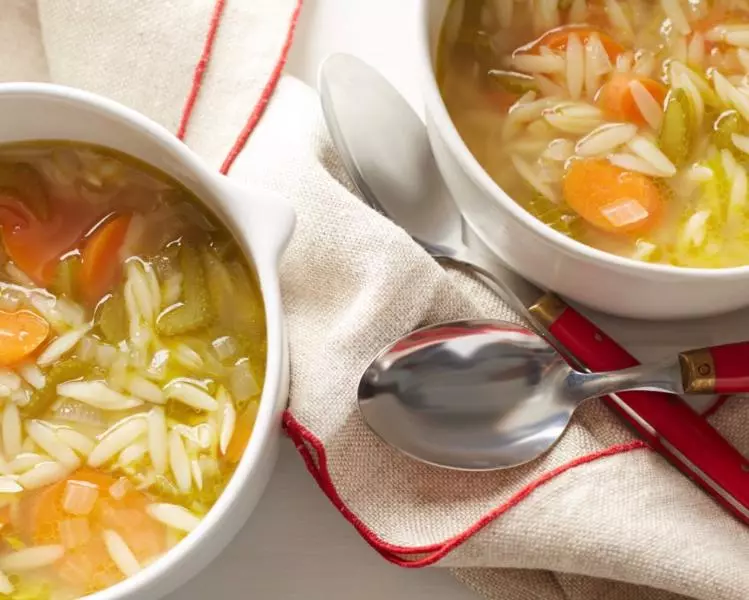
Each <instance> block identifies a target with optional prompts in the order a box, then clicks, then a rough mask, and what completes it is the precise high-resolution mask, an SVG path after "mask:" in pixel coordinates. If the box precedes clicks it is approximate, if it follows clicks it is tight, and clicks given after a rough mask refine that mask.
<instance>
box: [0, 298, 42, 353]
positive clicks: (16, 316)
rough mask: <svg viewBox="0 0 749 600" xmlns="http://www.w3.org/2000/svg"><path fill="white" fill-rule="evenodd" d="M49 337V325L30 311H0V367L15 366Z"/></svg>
mask: <svg viewBox="0 0 749 600" xmlns="http://www.w3.org/2000/svg"><path fill="white" fill-rule="evenodd" d="M48 335H49V323H47V321H45V320H44V319H43V318H42V317H40V316H39V315H37V314H36V313H33V312H31V311H30V310H19V311H16V312H5V311H2V310H0V365H3V366H8V365H12V364H15V363H17V362H19V361H21V360H22V359H24V358H26V357H27V356H28V355H29V354H31V353H33V352H34V350H36V349H37V348H38V347H39V346H40V345H41V344H42V342H44V340H46V339H47V336H48Z"/></svg>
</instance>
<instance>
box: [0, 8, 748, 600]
mask: <svg viewBox="0 0 749 600" xmlns="http://www.w3.org/2000/svg"><path fill="white" fill-rule="evenodd" d="M298 8H299V4H298V2H297V0H253V1H250V0H227V1H223V0H217V1H214V0H192V1H191V2H189V3H187V2H183V3H176V2H164V1H163V0H129V1H124V0H38V13H37V11H36V7H35V6H34V4H33V2H29V1H28V0H5V3H4V5H3V9H4V14H3V19H2V20H0V34H3V35H0V53H1V54H0V56H2V57H5V58H9V57H12V60H2V61H0V79H2V80H13V79H47V80H51V81H54V82H58V83H64V84H69V85H75V86H79V87H82V88H86V89H89V90H93V91H96V92H99V93H102V94H105V95H107V96H110V97H113V98H115V99H116V100H119V101H121V102H124V103H125V104H128V105H130V106H133V107H135V108H137V109H138V110H141V111H142V112H144V113H146V114H147V115H149V116H151V117H152V118H154V119H156V120H157V121H159V122H161V123H162V124H164V125H165V126H167V127H169V128H170V129H171V130H172V131H175V133H179V134H180V136H181V137H183V138H184V139H185V141H186V142H187V143H188V144H189V145H190V146H191V147H192V148H193V149H195V150H196V151H197V152H198V153H199V154H201V155H202V156H203V157H204V159H205V160H206V161H208V162H209V163H210V164H211V165H213V166H214V167H216V168H223V169H224V170H228V171H229V174H230V176H232V177H236V178H238V179H240V180H247V181H253V182H254V183H256V184H261V185H265V186H267V187H269V188H273V189H276V190H278V191H280V192H281V193H283V194H284V195H286V196H287V197H288V198H290V199H291V200H292V201H293V202H294V203H295V205H296V208H297V211H298V217H299V219H298V229H297V231H296V233H295V236H294V238H293V241H292V243H291V246H290V248H289V250H288V252H287V255H286V257H285V260H284V264H283V287H284V290H283V291H284V298H285V304H286V310H287V314H288V325H289V336H290V344H291V366H292V388H291V399H290V409H289V411H288V413H287V417H286V420H285V425H286V429H287V432H288V433H289V435H290V436H291V437H292V439H293V440H294V442H295V443H296V445H297V447H298V449H299V451H300V454H301V456H302V458H303V459H304V460H305V461H307V465H308V467H309V469H310V472H311V474H312V475H313V476H314V477H315V478H316V480H317V481H318V483H319V484H320V486H321V489H322V490H323V491H324V492H325V493H326V494H327V495H328V497H329V498H330V499H331V501H332V502H333V503H334V504H335V505H336V507H337V508H338V509H339V510H340V511H341V513H342V515H343V517H345V518H346V519H348V520H349V521H350V522H351V524H352V526H354V527H356V529H357V530H358V531H359V533H360V534H361V535H362V536H363V537H364V539H365V540H366V541H367V542H368V543H369V544H370V545H371V546H372V547H373V548H374V549H375V550H376V551H377V552H379V553H380V554H381V555H382V556H383V557H384V558H385V559H387V560H389V561H391V562H394V563H397V564H402V565H403V566H407V567H419V566H427V565H438V566H443V567H450V568H453V569H454V572H455V574H456V576H457V577H458V578H459V579H461V580H462V581H464V582H465V583H466V584H467V585H469V586H471V587H472V588H474V589H476V590H477V591H478V592H480V593H481V594H483V595H484V596H486V597H487V598H491V599H497V600H499V599H501V600H530V599H534V600H536V599H540V600H547V599H548V600H630V599H640V598H646V599H653V600H676V599H677V598H683V597H692V598H698V599H701V600H745V599H746V598H749V532H748V530H747V529H746V528H745V527H744V526H742V525H740V524H739V523H738V522H737V521H735V520H734V519H733V518H732V517H730V516H728V515H727V514H726V513H725V512H724V511H723V510H722V509H720V508H719V507H718V506H717V505H716V504H715V503H714V502H713V501H712V500H711V499H710V498H708V497H707V496H706V495H705V494H703V493H702V492H701V491H700V490H698V489H697V488H696V487H695V486H694V485H692V484H691V483H690V482H689V481H687V480H686V479H685V478H684V477H683V476H681V475H680V474H679V473H677V472H676V471H675V470H674V469H673V468H672V467H670V466H669V465H668V464H667V463H666V462H665V461H664V460H663V459H662V458H661V457H660V456H658V455H657V454H656V453H654V452H652V451H651V450H649V449H648V448H647V447H646V446H645V444H643V443H642V442H640V441H639V440H637V439H635V438H634V437H633V436H632V434H631V433H630V432H629V431H628V430H627V429H625V428H624V427H623V426H622V425H621V424H620V423H619V422H618V421H617V420H616V418H615V417H614V416H613V415H612V414H611V413H610V412H609V411H608V410H607V409H606V408H604V407H603V406H602V405H601V404H600V403H598V402H591V403H590V404H588V405H587V406H586V407H585V408H584V409H583V410H582V411H581V412H580V414H579V415H578V416H577V417H576V418H575V421H574V423H573V424H572V426H571V427H570V429H569V430H568V432H567V433H566V434H565V436H564V439H563V440H562V441H561V443H560V444H559V445H558V446H557V447H556V448H555V449H554V451H553V452H551V453H550V454H548V455H547V456H545V457H543V458H542V459H539V460H537V461H536V462H534V463H532V464H530V465H527V466H524V467H521V468H517V469H513V470H509V471H505V472H501V473H500V472H497V473H485V474H468V473H456V472H448V471H443V470H439V469H436V468H432V467H428V466H425V465H422V464H419V463H416V462H414V461H412V460H410V459H408V458H405V457H403V456H401V455H399V454H397V453H395V452H393V451H391V450H390V449H389V448H387V447H385V446H384V445H383V444H382V443H380V442H379V441H378V440H377V439H376V438H375V437H374V436H373V435H372V434H371V433H370V432H369V431H368V430H367V429H366V427H365V426H364V425H363V423H362V422H361V420H360V418H359V415H358V413H357V411H356V407H355V402H354V394H355V390H356V383H357V378H358V375H359V374H360V373H361V372H362V370H363V368H364V366H365V365H366V364H367V362H368V361H369V360H370V359H371V357H372V355H373V353H375V352H376V351H377V349H379V348H380V347H381V346H382V345H384V344H386V343H388V342H390V341H392V340H393V339H394V338H395V337H397V336H399V335H401V334H403V333H405V332H407V331H409V330H411V329H413V328H414V327H417V326H419V325H423V324H426V323H430V322H436V321H441V320H445V319H451V318H458V317H470V316H493V317H502V318H509V319H513V318H515V317H514V316H513V315H512V314H511V313H510V311H509V310H508V308H507V307H506V306H505V305H504V304H503V303H502V302H501V301H499V300H498V298H497V297H496V296H494V295H493V294H492V293H491V292H490V291H488V290H487V289H485V288H484V287H482V286H481V285H480V284H479V283H477V282H475V281H473V280H471V279H470V278H468V277H467V276H465V275H463V274H460V273H451V272H445V271H443V270H442V269H441V268H440V267H439V266H438V265H437V264H436V263H434V261H432V260H431V259H430V258H429V257H428V256H427V255H426V254H424V253H423V252H422V251H421V249H420V248H418V247H417V246H416V245H415V244H413V243H412V242H411V240H410V239H409V238H408V236H407V235H406V234H405V233H404V232H403V231H401V230H399V229H398V228H396V227H395V226H393V225H392V224H390V223H389V222H387V221H386V220H385V219H383V218H382V217H380V216H378V215H377V214H375V213H374V212H372V211H371V210H369V209H367V208H366V207H365V206H364V205H363V204H362V203H361V202H360V201H359V200H358V199H357V198H356V197H355V195H354V194H352V191H351V186H350V183H349V182H348V180H347V178H346V177H345V175H344V173H343V170H342V167H341V165H340V163H339V162H338V160H337V158H336V155H335V152H334V150H333V148H332V146H331V143H330V140H329V138H328V135H327V133H326V131H325V128H324V126H323V124H322V121H321V119H320V114H319V107H318V104H319V103H318V99H317V97H316V95H315V94H314V92H313V91H312V90H310V89H309V88H307V87H306V86H304V85H303V84H301V83H299V82H297V81H295V80H292V79H284V80H282V81H281V82H280V84H279V86H278V88H277V89H276V91H275V94H274V95H273V98H272V101H271V103H270V105H269V106H268V108H267V111H265V114H264V116H262V119H260V116H261V115H262V112H263V106H264V104H265V101H266V100H267V99H268V97H269V92H270V91H271V90H272V89H273V87H274V83H275V80H276V77H277V74H278V71H279V68H280V65H281V64H282V56H283V50H284V47H285V45H286V43H287V41H288V39H289V38H288V31H289V25H290V23H291V22H292V21H293V19H294V18H295V15H296V12H297V10H298ZM206 39H208V43H206ZM280 59H281V60H280ZM198 84H199V85H198ZM255 125H257V127H256V128H255ZM253 129H254V132H253ZM250 132H252V136H251V137H249V134H250ZM248 137H249V141H247V139H248ZM245 142H246V144H245ZM747 416H749V409H747V408H746V405H742V403H741V402H738V401H729V402H728V403H726V404H725V405H724V406H723V407H722V408H721V409H720V411H719V412H718V413H717V414H716V415H715V416H714V417H713V419H714V421H715V424H716V425H717V426H718V427H719V428H720V429H721V430H722V431H723V432H724V433H725V434H726V435H727V436H728V437H729V438H731V439H732V441H734V443H736V444H737V446H738V447H739V448H741V449H742V450H743V451H744V452H745V453H749V432H748V431H747V428H746V426H745V425H744V424H745V423H746V422H747ZM330 559H331V560H336V557H335V556H331V557H330Z"/></svg>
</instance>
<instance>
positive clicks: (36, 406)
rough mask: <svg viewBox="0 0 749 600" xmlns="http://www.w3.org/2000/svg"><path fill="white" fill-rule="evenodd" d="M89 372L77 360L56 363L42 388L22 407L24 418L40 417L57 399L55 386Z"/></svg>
mask: <svg viewBox="0 0 749 600" xmlns="http://www.w3.org/2000/svg"><path fill="white" fill-rule="evenodd" d="M90 372H91V366H90V365H88V364H86V363H85V362H83V361H82V360H80V359H78V358H68V359H65V360H61V361H60V362H58V363H56V364H55V365H54V366H53V367H52V368H51V369H50V370H49V371H48V372H47V373H46V381H45V384H44V387H43V388H42V389H40V390H36V391H35V392H34V393H33V394H32V395H31V401H30V402H29V403H28V404H27V405H26V406H22V407H21V409H20V411H21V415H22V416H24V417H34V418H36V417H41V416H42V415H43V414H44V413H45V412H47V409H49V407H50V406H52V404H53V403H54V401H55V400H56V399H57V386H58V385H60V384H61V383H65V382H66V381H73V380H74V379H80V378H81V377H84V376H85V375H87V374H89V373H90Z"/></svg>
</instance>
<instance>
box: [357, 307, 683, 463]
mask: <svg viewBox="0 0 749 600" xmlns="http://www.w3.org/2000/svg"><path fill="white" fill-rule="evenodd" d="M634 389H647V390H655V391H661V392H668V393H674V394H683V393H684V389H683V385H682V373H681V368H680V366H679V362H678V361H669V362H663V363H660V364H655V365H640V366H637V367H633V368H631V369H624V370H621V371H616V372H607V373H581V372H579V371H575V370H574V369H572V368H571V367H570V366H569V365H568V364H567V363H566V362H565V361H564V359H563V358H562V357H561V356H560V355H559V353H558V352H557V351H556V350H555V349H554V348H553V347H551V346H550V345H549V344H548V343H547V342H546V341H545V340H544V339H543V338H542V337H540V336H538V335H537V334H535V333H534V332H532V331H531V330H529V329H527V328H525V327H522V326H519V325H515V324H513V323H508V322H505V321H498V320H464V321H455V322H451V323H444V324H440V325H434V326H430V327H425V328H423V329H419V330H417V331H414V332H412V333H410V334H408V335H406V336H405V337H403V338H401V339H400V340H398V341H397V342H395V343H394V344H391V345H389V346H387V347H386V348H385V349H384V350H382V351H381V352H380V354H379V355H378V356H377V358H375V360H374V361H373V362H372V363H371V365H370V366H369V367H368V368H367V370H366V372H365V373H364V375H363V376H362V378H361V382H360V384H359V391H358V397H359V407H360V409H361V412H362V414H363V416H364V418H365V420H366V422H367V424H368V425H369V426H370V427H371V428H372V429H373V430H374V431H375V432H376V433H377V434H378V435H379V436H380V437H381V438H382V439H383V440H384V441H385V442H386V443H388V444H390V445H392V446H394V447H395V448H398V449H399V450H400V451H402V452H404V453H406V454H408V455H410V456H411V457H413V458H416V459H418V460H421V461H423V462H427V463H431V464H434V465H439V466H449V467H451V468H455V469H466V470H488V469H497V468H506V467H512V466H517V465H520V464H523V463H526V462H528V461H530V460H533V459H535V458H537V457H538V456H540V455H541V454H543V453H544V452H546V451H547V450H549V449H550V448H551V447H552V446H553V445H554V444H555V443H556V442H557V440H558V439H559V438H560V436H561V435H562V433H563V432H564V430H565V428H566V427H567V425H568V424H569V422H570V419H571V418H572V413H573V412H574V411H575V409H577V407H578V406H580V404H582V403H583V402H584V401H585V400H587V399H590V398H595V397H598V396H603V395H606V394H610V393H614V392H621V391H625V390H634Z"/></svg>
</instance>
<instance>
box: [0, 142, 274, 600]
mask: <svg viewBox="0 0 749 600" xmlns="http://www.w3.org/2000/svg"><path fill="white" fill-rule="evenodd" d="M0 232H1V235H2V242H3V244H2V247H3V251H2V256H0V335H1V336H2V340H1V341H0V403H1V408H0V449H1V450H2V452H1V453H0V540H1V543H0V597H7V598H11V599H14V600H26V599H28V600H31V599H32V598H33V599H35V600H37V599H38V600H45V599H47V598H55V599H60V600H63V599H65V598H74V597H80V596H83V595H85V594H87V593H91V592H94V591H97V590H101V589H103V588H106V587H108V586H110V585H113V584H114V583H117V582H118V581H120V580H122V579H123V578H125V577H127V576H130V575H133V574H134V573H136V572H138V571H139V570H140V569H141V568H143V567H144V566H146V565H148V564H150V563H151V562H153V561H154V560H157V559H158V558H159V556H161V555H162V554H163V553H164V552H166V551H167V550H168V549H169V548H170V547H172V546H173V545H174V544H176V543H178V542H179V540H180V539H181V538H182V537H184V536H185V535H186V534H187V533H189V532H190V531H191V530H192V529H194V528H195V527H196V526H197V525H198V523H199V522H200V519H201V518H202V517H203V515H205V514H206V512H207V511H208V510H209V509H210V508H211V506H212V505H213V503H214V502H215V500H216V499H217V497H218V496H219V495H220V494H221V492H222V490H223V489H224V486H225V485H226V483H227V481H228V479H229V478H230V476H231V474H232V473H233V471H234V467H235V465H236V463H237V462H238V461H239V459H240V457H241V455H242V452H243V450H244V448H245V445H246V444H247V441H248V439H249V437H250V434H251V432H252V428H253V424H254V419H255V415H256V412H257V407H258V401H259V396H260V391H261V388H262V385H263V378H264V370H265V352H266V340H265V320H264V314H263V304H262V299H261V296H260V292H259V289H258V287H257V285H256V283H255V279H254V277H253V276H252V273H251V271H250V269H249V266H248V264H247V262H246V260H245V259H244V257H243V256H242V254H241V252H240V251H239V249H238V247H237V245H236V244H235V242H234V240H233V239H232V237H231V236H230V234H229V232H228V231H227V230H226V229H225V228H224V227H223V226H222V225H221V224H220V223H218V222H217V221H216V220H215V219H214V218H213V217H212V216H211V215H210V214H208V213H207V212H206V211H205V210H204V209H203V208H202V206H201V204H200V203H199V201H198V200H197V199H196V198H195V197H194V196H193V195H192V194H191V193H190V192H188V191H187V190H186V189H184V188H183V187H182V186H180V185H179V184H178V183H177V182H176V181H174V180H172V179H171V178H169V177H167V176H166V175H164V174H163V173H161V172H159V171H156V170H155V169H153V168H150V167H148V166H146V165H143V164H142V163H140V162H138V161H136V160H135V159H132V158H130V157H127V156H124V155H121V154H116V153H113V152H111V151H108V150H104V149H102V148H98V147H92V146H87V145H83V144H71V143H62V142H61V143H54V142H38V143H27V144H14V145H6V146H0Z"/></svg>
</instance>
